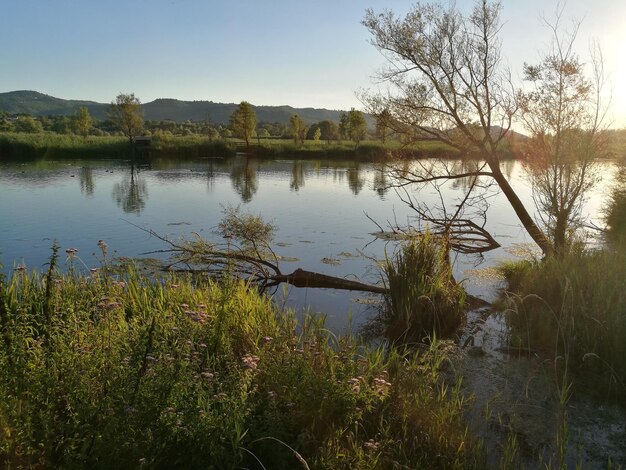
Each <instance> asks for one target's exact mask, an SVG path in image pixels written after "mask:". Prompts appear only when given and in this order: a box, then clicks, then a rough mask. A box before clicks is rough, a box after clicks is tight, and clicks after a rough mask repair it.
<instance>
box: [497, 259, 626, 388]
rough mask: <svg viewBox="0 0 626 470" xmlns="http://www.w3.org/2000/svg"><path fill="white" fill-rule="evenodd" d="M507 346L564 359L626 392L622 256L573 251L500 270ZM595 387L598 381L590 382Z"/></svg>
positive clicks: (625, 287)
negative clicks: (505, 283) (508, 332)
mask: <svg viewBox="0 0 626 470" xmlns="http://www.w3.org/2000/svg"><path fill="white" fill-rule="evenodd" d="M503 272H504V274H505V276H506V277H507V279H508V281H509V289H510V290H511V291H512V292H513V293H514V294H513V295H509V296H508V297H507V302H508V307H509V314H508V315H507V319H508V321H509V323H510V325H511V327H512V331H511V334H512V338H511V343H512V345H513V346H515V347H518V346H520V347H524V348H530V349H531V350H537V351H540V352H542V353H544V354H547V355H549V356H555V357H558V356H560V357H561V358H564V359H565V360H566V361H567V362H568V363H569V364H570V365H571V366H573V367H574V368H575V369H576V370H578V371H580V370H581V369H582V370H584V371H585V372H586V373H587V374H591V375H592V376H593V377H594V378H595V377H597V375H598V374H602V375H603V376H604V377H605V378H606V383H607V384H609V385H611V384H613V385H615V384H617V388H616V389H613V390H612V391H613V392H617V393H618V394H621V395H622V396H624V395H623V394H624V391H625V390H626V389H625V387H626V363H624V357H626V315H625V313H626V256H625V254H624V252H623V251H622V252H619V251H588V252H587V251H585V252H574V253H571V254H569V255H566V256H562V257H550V258H547V259H546V260H544V261H535V262H528V261H523V262H520V263H509V264H508V265H506V266H505V267H504V269H503ZM594 383H595V384H596V385H597V382H594Z"/></svg>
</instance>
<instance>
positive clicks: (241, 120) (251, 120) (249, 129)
mask: <svg viewBox="0 0 626 470" xmlns="http://www.w3.org/2000/svg"><path fill="white" fill-rule="evenodd" d="M230 128H231V129H232V131H233V133H234V134H235V135H236V136H237V137H239V138H240V139H243V140H245V141H246V147H249V146H250V139H251V138H252V137H253V136H254V131H255V129H256V113H255V112H254V109H253V108H252V105H251V104H250V103H248V102H247V101H242V102H241V103H239V106H237V109H235V111H233V114H232V115H231V116H230Z"/></svg>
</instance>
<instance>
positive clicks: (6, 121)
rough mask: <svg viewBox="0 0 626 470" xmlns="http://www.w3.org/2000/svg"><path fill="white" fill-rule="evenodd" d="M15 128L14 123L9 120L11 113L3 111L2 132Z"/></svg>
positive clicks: (0, 127)
mask: <svg viewBox="0 0 626 470" xmlns="http://www.w3.org/2000/svg"><path fill="white" fill-rule="evenodd" d="M12 130H13V123H12V122H11V121H10V120H9V115H8V114H7V113H6V112H4V111H2V112H0V132H11V131H12Z"/></svg>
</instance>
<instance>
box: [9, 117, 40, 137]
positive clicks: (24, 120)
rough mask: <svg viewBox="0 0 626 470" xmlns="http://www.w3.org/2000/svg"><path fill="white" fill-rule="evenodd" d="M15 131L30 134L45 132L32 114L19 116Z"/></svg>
mask: <svg viewBox="0 0 626 470" xmlns="http://www.w3.org/2000/svg"><path fill="white" fill-rule="evenodd" d="M15 131H16V132H24V133H28V134H37V133H39V132H43V126H42V125H41V123H40V122H39V121H37V120H36V119H34V118H33V117H32V116H28V115H26V116H19V117H18V118H17V120H16V121H15Z"/></svg>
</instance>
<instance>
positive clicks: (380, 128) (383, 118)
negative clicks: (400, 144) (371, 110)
mask: <svg viewBox="0 0 626 470" xmlns="http://www.w3.org/2000/svg"><path fill="white" fill-rule="evenodd" d="M391 119H392V118H391V113H390V112H389V108H384V109H383V110H382V111H381V112H380V113H378V114H376V135H377V136H378V138H379V139H380V141H381V142H382V143H383V144H384V143H385V141H386V140H387V136H388V135H389V131H390V125H391Z"/></svg>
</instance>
